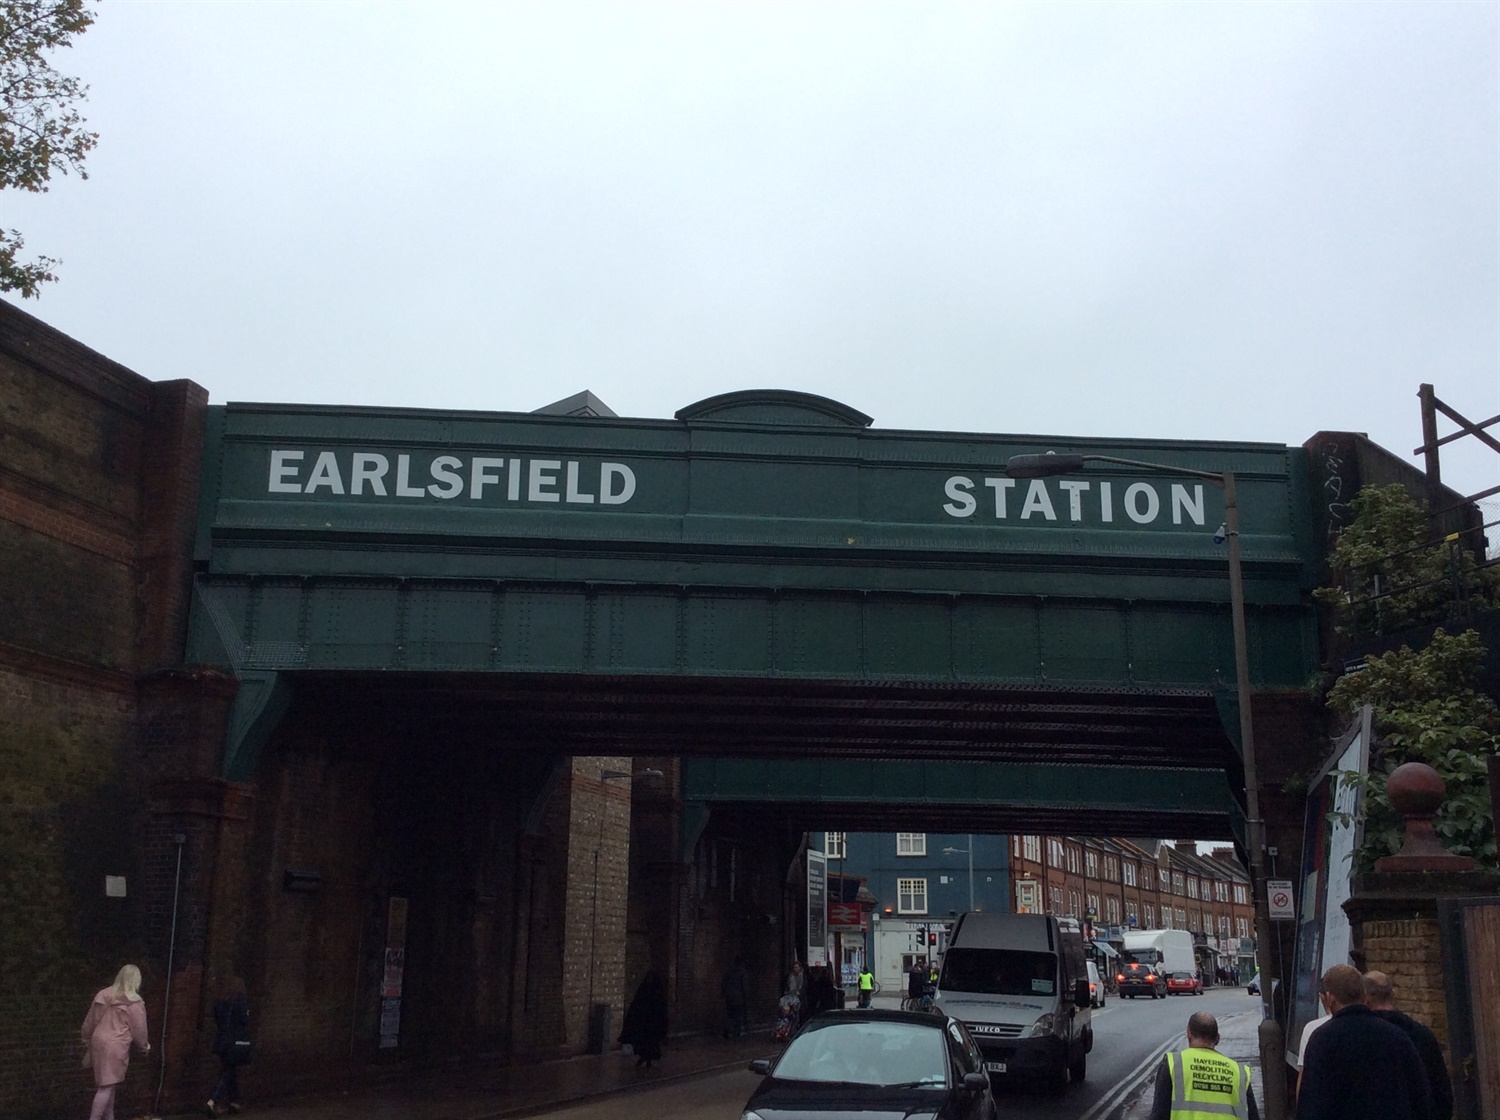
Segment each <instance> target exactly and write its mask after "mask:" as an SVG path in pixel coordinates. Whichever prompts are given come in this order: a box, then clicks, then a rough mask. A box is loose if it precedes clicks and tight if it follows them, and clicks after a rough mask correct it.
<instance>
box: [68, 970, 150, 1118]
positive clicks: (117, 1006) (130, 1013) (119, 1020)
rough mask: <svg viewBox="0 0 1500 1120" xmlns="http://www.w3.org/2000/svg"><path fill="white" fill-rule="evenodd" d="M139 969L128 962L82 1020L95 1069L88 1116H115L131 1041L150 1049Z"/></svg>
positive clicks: (90, 1060) (127, 1064) (85, 1039)
mask: <svg viewBox="0 0 1500 1120" xmlns="http://www.w3.org/2000/svg"><path fill="white" fill-rule="evenodd" d="M140 988H141V970H140V969H138V968H136V967H135V965H133V964H127V965H126V966H125V967H124V968H122V969H120V971H119V973H118V975H116V976H115V982H114V983H113V984H111V985H110V986H109V987H107V988H105V989H103V990H102V991H101V992H100V993H99V994H98V995H96V996H95V997H94V1002H93V1003H92V1004H91V1005H90V1006H89V1013H88V1015H87V1016H86V1017H85V1018H84V1020H83V1042H84V1045H85V1046H87V1047H88V1056H89V1065H91V1066H92V1067H93V1070H94V1084H95V1085H96V1086H97V1088H96V1089H95V1090H94V1107H93V1109H92V1110H91V1111H90V1112H89V1120H115V1090H116V1089H118V1088H119V1087H120V1082H122V1081H124V1080H125V1069H126V1067H128V1066H129V1065H130V1044H131V1043H132V1042H133V1043H135V1045H136V1048H137V1049H138V1050H140V1052H141V1053H142V1054H147V1053H150V1051H151V1043H150V1042H149V1041H147V1039H146V1005H145V1004H144V1003H142V1002H141V997H140V994H139V993H140Z"/></svg>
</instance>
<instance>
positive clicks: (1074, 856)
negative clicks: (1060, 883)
mask: <svg viewBox="0 0 1500 1120" xmlns="http://www.w3.org/2000/svg"><path fill="white" fill-rule="evenodd" d="M1068 874H1069V875H1077V874H1078V849H1077V848H1075V847H1073V845H1071V844H1069V845H1068Z"/></svg>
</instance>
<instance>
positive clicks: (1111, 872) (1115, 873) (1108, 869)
mask: <svg viewBox="0 0 1500 1120" xmlns="http://www.w3.org/2000/svg"><path fill="white" fill-rule="evenodd" d="M1104 877H1105V878H1106V879H1108V880H1109V881H1110V882H1111V883H1113V882H1114V881H1115V880H1116V879H1118V878H1119V877H1120V861H1119V860H1117V859H1115V857H1114V856H1105V857H1104Z"/></svg>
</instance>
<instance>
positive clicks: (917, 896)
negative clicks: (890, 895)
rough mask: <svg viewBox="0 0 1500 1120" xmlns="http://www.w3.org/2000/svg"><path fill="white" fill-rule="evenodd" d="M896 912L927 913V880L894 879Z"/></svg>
mask: <svg viewBox="0 0 1500 1120" xmlns="http://www.w3.org/2000/svg"><path fill="white" fill-rule="evenodd" d="M896 912H897V913H899V914H925V913H927V880H926V879H897V880H896Z"/></svg>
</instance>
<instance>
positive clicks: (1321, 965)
mask: <svg viewBox="0 0 1500 1120" xmlns="http://www.w3.org/2000/svg"><path fill="white" fill-rule="evenodd" d="M1370 712H1371V710H1370V708H1369V707H1368V706H1366V707H1364V708H1361V709H1360V711H1359V713H1358V714H1357V715H1356V716H1355V717H1354V722H1353V723H1352V724H1351V725H1350V726H1349V727H1348V728H1347V729H1346V730H1345V732H1344V734H1343V735H1342V736H1340V737H1339V740H1338V743H1337V745H1336V746H1335V747H1334V749H1333V754H1332V756H1331V757H1330V758H1329V760H1328V762H1327V764H1326V765H1325V766H1324V767H1323V768H1322V770H1321V771H1320V772H1319V773H1318V776H1317V777H1316V778H1315V779H1314V780H1313V782H1312V784H1311V785H1310V786H1309V787H1308V791H1307V806H1306V809H1305V817H1304V819H1303V833H1302V836H1303V840H1302V868H1301V877H1300V879H1299V880H1298V883H1297V888H1298V889H1297V894H1298V897H1297V958H1296V959H1297V963H1296V965H1295V967H1294V969H1293V973H1292V976H1291V977H1290V982H1291V1002H1290V1004H1289V1006H1288V1015H1287V1037H1286V1058H1287V1062H1288V1063H1289V1064H1291V1065H1296V1063H1297V1052H1298V1049H1299V1048H1300V1046H1301V1043H1302V1028H1303V1027H1304V1026H1306V1025H1307V1024H1308V1023H1309V1022H1310V1021H1312V1020H1313V1019H1316V1018H1317V1017H1318V1016H1319V1015H1320V1014H1321V1007H1320V1005H1319V1002H1318V982H1319V981H1320V980H1321V979H1322V976H1323V973H1324V972H1326V971H1327V970H1328V969H1329V968H1331V967H1333V966H1334V965H1336V964H1349V963H1350V961H1349V916H1348V915H1347V914H1345V913H1344V903H1345V902H1347V901H1348V899H1349V894H1350V892H1351V890H1352V888H1353V885H1354V853H1355V851H1356V850H1357V849H1358V848H1359V843H1360V839H1361V837H1362V833H1363V829H1362V828H1361V826H1360V822H1359V811H1360V807H1361V799H1360V787H1359V785H1358V784H1357V783H1355V782H1352V781H1350V780H1348V776H1349V775H1358V774H1367V773H1369V769H1370Z"/></svg>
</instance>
